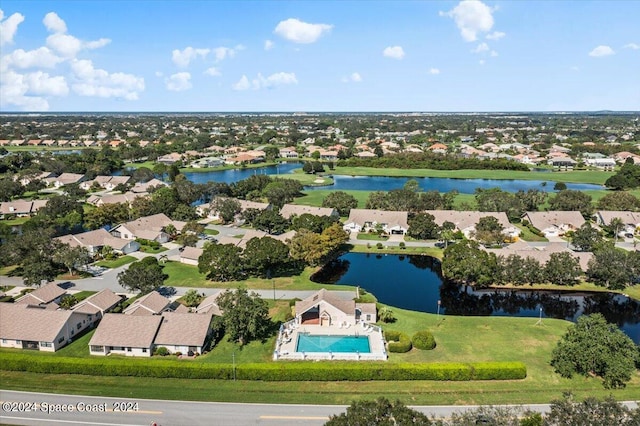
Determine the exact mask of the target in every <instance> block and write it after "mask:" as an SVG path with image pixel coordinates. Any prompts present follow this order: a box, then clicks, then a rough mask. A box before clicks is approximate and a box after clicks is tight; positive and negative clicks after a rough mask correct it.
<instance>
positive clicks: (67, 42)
mask: <svg viewBox="0 0 640 426" xmlns="http://www.w3.org/2000/svg"><path fill="white" fill-rule="evenodd" d="M42 23H43V24H44V26H45V27H47V30H49V32H52V33H53V34H51V35H50V36H49V37H47V46H49V47H50V48H51V49H53V50H54V51H55V52H57V53H58V54H60V55H62V56H64V57H65V58H75V57H76V56H77V54H78V52H80V51H81V50H85V49H88V50H93V49H98V48H100V47H104V46H106V45H107V44H109V43H111V40H110V39H108V38H101V39H98V40H94V41H82V40H80V39H78V38H77V37H74V36H72V35H70V34H66V32H67V24H66V23H65V22H64V20H63V19H62V18H60V17H59V16H58V15H57V14H56V13H55V12H49V13H47V14H46V15H45V17H44V19H43V20H42Z"/></svg>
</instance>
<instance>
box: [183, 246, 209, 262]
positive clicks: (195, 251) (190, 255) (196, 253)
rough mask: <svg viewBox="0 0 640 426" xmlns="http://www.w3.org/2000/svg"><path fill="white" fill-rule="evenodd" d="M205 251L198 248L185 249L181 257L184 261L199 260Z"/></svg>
mask: <svg viewBox="0 0 640 426" xmlns="http://www.w3.org/2000/svg"><path fill="white" fill-rule="evenodd" d="M203 251H204V250H202V249H201V248H198V247H185V248H184V250H182V253H180V257H181V258H183V259H191V260H198V259H199V258H200V256H202V252H203Z"/></svg>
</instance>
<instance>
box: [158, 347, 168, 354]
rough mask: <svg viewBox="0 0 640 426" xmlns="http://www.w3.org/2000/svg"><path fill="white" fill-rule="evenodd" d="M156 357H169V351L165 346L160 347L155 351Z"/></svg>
mask: <svg viewBox="0 0 640 426" xmlns="http://www.w3.org/2000/svg"><path fill="white" fill-rule="evenodd" d="M155 355H160V356H167V355H169V349H167V348H165V347H164V346H160V347H159V348H157V349H156V350H155Z"/></svg>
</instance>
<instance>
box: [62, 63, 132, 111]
mask: <svg viewBox="0 0 640 426" xmlns="http://www.w3.org/2000/svg"><path fill="white" fill-rule="evenodd" d="M71 70H72V71H73V74H74V76H75V79H76V82H75V83H73V85H72V89H73V91H74V92H75V93H77V94H78V95H80V96H96V97H100V98H123V99H126V100H129V101H131V100H137V99H138V94H139V92H142V91H143V90H144V78H142V77H137V76H135V75H133V74H125V73H122V72H116V73H109V72H107V71H105V70H102V69H98V68H94V66H93V63H92V62H91V61H90V60H87V59H74V60H73V61H72V62H71Z"/></svg>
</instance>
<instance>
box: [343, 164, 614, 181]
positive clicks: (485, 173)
mask: <svg viewBox="0 0 640 426" xmlns="http://www.w3.org/2000/svg"><path fill="white" fill-rule="evenodd" d="M333 173H334V174H337V175H350V176H395V177H443V178H458V179H523V180H545V181H552V182H565V183H569V182H571V183H594V184H603V183H604V182H605V181H606V180H607V179H608V178H609V177H610V176H612V175H613V174H614V173H613V172H605V171H600V170H573V171H567V172H552V173H544V174H543V173H535V172H523V171H513V170H432V169H391V168H373V167H336V169H335V171H334V172H333Z"/></svg>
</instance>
